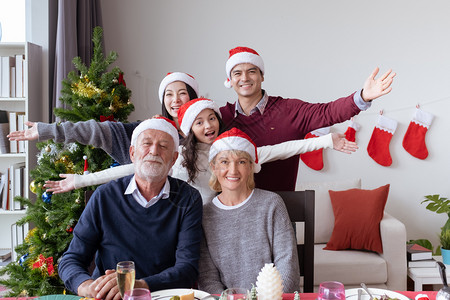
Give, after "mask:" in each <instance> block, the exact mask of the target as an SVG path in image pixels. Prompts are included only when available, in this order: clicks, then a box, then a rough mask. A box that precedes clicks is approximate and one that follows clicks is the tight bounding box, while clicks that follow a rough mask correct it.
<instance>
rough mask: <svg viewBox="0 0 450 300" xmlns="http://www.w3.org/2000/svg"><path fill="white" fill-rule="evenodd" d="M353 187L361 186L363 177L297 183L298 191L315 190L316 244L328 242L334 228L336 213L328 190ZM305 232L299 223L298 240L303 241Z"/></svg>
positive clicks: (296, 188) (358, 187)
mask: <svg viewBox="0 0 450 300" xmlns="http://www.w3.org/2000/svg"><path fill="white" fill-rule="evenodd" d="M353 188H357V189H360V188H361V179H349V180H343V181H332V182H309V183H308V182H306V183H303V182H300V183H297V185H296V187H295V190H296V191H304V190H314V191H315V214H314V217H315V223H314V227H315V228H314V242H315V243H316V244H317V243H327V242H328V241H329V240H330V237H331V234H332V232H333V228H334V213H333V208H332V206H331V200H330V194H329V193H328V191H329V190H333V191H345V190H348V189H353ZM303 232H304V230H303V223H299V224H297V241H299V242H301V241H303Z"/></svg>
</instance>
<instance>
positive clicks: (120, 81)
mask: <svg viewBox="0 0 450 300" xmlns="http://www.w3.org/2000/svg"><path fill="white" fill-rule="evenodd" d="M119 83H121V84H123V86H124V87H127V84H126V83H125V80H123V73H122V72H120V73H119Z"/></svg>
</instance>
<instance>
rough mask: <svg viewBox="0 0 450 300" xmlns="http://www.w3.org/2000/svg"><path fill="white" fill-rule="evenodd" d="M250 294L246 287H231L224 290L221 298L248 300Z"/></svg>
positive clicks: (225, 299)
mask: <svg viewBox="0 0 450 300" xmlns="http://www.w3.org/2000/svg"><path fill="white" fill-rule="evenodd" d="M249 294H250V293H249V291H248V290H247V289H244V288H229V289H226V290H225V291H223V292H222V294H221V295H220V300H246V299H249V298H250V297H249Z"/></svg>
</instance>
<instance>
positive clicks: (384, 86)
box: [361, 67, 396, 102]
mask: <svg viewBox="0 0 450 300" xmlns="http://www.w3.org/2000/svg"><path fill="white" fill-rule="evenodd" d="M379 70H380V69H379V68H378V67H376V68H375V70H373V72H372V74H370V76H369V78H367V79H366V82H364V87H363V90H362V92H361V97H362V98H363V100H364V101H366V102H369V101H372V100H374V99H376V98H378V97H380V96H383V95H386V94H387V93H389V92H390V91H391V90H392V87H391V84H392V81H393V80H394V76H395V75H396V74H395V73H394V72H392V70H391V69H389V70H388V71H387V72H386V73H384V74H383V75H382V76H381V77H380V78H377V79H375V76H377V74H378V71H379Z"/></svg>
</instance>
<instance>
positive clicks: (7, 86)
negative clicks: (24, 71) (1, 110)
mask: <svg viewBox="0 0 450 300" xmlns="http://www.w3.org/2000/svg"><path fill="white" fill-rule="evenodd" d="M15 65H16V58H15V57H14V56H2V93H1V97H6V98H8V97H11V68H13V67H14V68H15ZM14 81H15V75H14ZM14 94H15V91H14Z"/></svg>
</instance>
